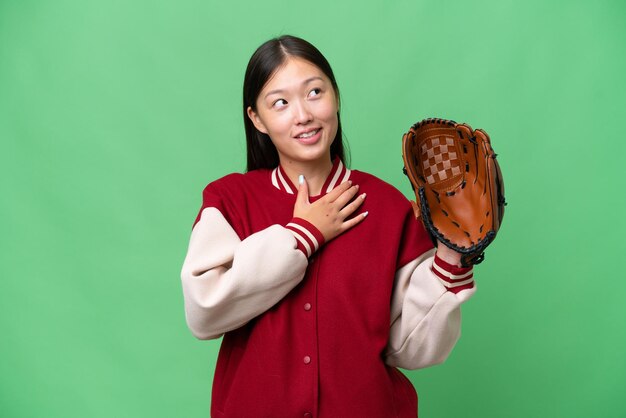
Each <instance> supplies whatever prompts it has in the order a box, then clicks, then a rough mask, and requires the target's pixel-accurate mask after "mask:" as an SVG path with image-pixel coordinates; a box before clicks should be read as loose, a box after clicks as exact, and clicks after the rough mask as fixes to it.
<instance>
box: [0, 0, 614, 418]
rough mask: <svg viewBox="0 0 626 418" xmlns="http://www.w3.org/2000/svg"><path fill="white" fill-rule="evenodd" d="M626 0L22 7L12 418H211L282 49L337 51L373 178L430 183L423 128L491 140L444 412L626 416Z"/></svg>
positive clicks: (4, 314)
mask: <svg viewBox="0 0 626 418" xmlns="http://www.w3.org/2000/svg"><path fill="white" fill-rule="evenodd" d="M624 22H626V3H624V2H623V1H619V0H598V1H595V2H591V1H578V0H573V1H550V0H547V1H546V0H528V1H523V2H522V1H515V2H514V1H496V0H484V1H455V0H448V1H426V0H424V1H422V0H398V1H382V0H371V1H366V2H363V1H356V0H346V1H334V0H333V1H331V0H319V1H315V2H311V1H306V2H305V1H298V0H294V1H289V2H287V1H277V0H266V1H233V2H225V1H221V2H217V1H213V0H205V1H199V0H179V1H167V0H164V1H147V0H136V1H117V0H113V1H97V0H94V1H79V0H55V1H52V0H27V1H8V0H2V1H0V144H1V147H0V330H1V331H2V334H1V338H0V416H1V417H3V418H5V417H6V418H27V417H28V418H31V417H45V418H100V417H102V418H105V417H106V418H108V417H129V418H137V417H151V418H157V417H162V418H171V417H185V418H187V417H190V418H191V417H208V416H209V408H210V402H211V399H210V394H211V383H212V377H213V371H214V365H215V360H216V355H217V350H218V348H219V344H220V341H219V340H218V341H199V340H196V339H195V338H194V337H193V336H192V335H191V333H190V332H189V330H188V329H187V326H186V324H185V318H184V310H183V299H182V290H181V284H180V268H181V266H182V262H183V258H184V256H185V253H186V249H187V244H188V240H189V235H190V232H191V226H192V224H193V221H194V219H195V216H196V214H197V211H198V209H199V208H200V203H201V191H202V189H203V188H204V186H205V185H206V184H207V183H209V182H210V181H213V180H215V179H217V178H219V177H222V176H223V175H225V174H228V173H231V172H236V171H239V172H241V171H243V170H245V141H244V130H243V123H242V112H241V90H242V83H243V75H244V71H245V66H246V64H247V61H248V59H249V57H250V55H251V54H252V52H253V51H254V50H255V49H256V47H257V46H259V45H260V44H261V43H262V42H264V41H265V40H267V39H269V38H271V37H274V36H278V35H281V34H293V35H296V36H300V37H303V38H305V39H307V40H309V41H310V42H312V43H313V44H314V45H316V46H317V47H318V48H319V49H320V50H321V51H322V52H323V53H324V54H325V55H326V57H327V58H328V59H329V61H330V63H331V64H332V66H333V69H334V71H335V75H336V77H337V80H338V83H339V86H340V89H341V94H342V103H341V116H342V124H343V128H344V132H345V139H346V141H347V143H348V144H349V147H350V150H351V167H352V168H354V169H359V170H363V171H367V172H371V173H372V174H375V175H377V176H378V177H380V178H382V179H384V180H386V181H387V182H389V183H391V184H393V185H394V186H395V187H397V188H398V189H400V190H401V191H402V192H403V193H404V194H405V195H406V196H407V197H409V198H411V197H412V191H411V188H410V184H409V182H408V179H407V178H406V177H404V175H403V174H402V171H401V169H402V156H401V138H402V134H403V133H404V132H406V131H407V130H408V128H409V127H410V126H411V125H412V124H413V123H415V122H417V121H418V120H421V119H423V118H426V117H439V118H446V119H453V120H456V121H458V122H467V123H469V124H470V125H471V126H472V127H473V128H483V129H485V130H486V131H487V132H488V133H489V134H490V136H491V139H492V143H493V147H494V149H495V150H496V152H497V153H498V160H499V162H500V164H501V167H502V170H503V173H504V180H505V186H506V198H507V201H508V203H509V205H508V206H507V209H506V213H505V217H504V222H503V225H502V229H501V230H500V232H499V234H498V237H497V238H496V240H495V242H494V243H493V245H492V246H490V247H489V248H488V249H487V252H486V258H485V261H484V262H483V263H482V264H480V265H479V266H477V267H476V270H475V279H476V283H477V288H478V290H477V293H476V295H475V296H474V297H473V298H472V299H471V300H470V301H469V302H468V303H467V304H466V305H464V307H463V333H462V336H461V339H460V340H459V342H458V344H457V346H456V347H455V349H454V351H453V352H452V354H451V355H450V357H449V358H448V360H447V361H446V362H445V363H444V364H441V365H438V366H434V367H431V368H427V369H423V370H416V371H405V373H406V375H407V376H408V377H409V379H410V380H411V381H412V382H413V384H414V385H415V387H416V389H417V392H418V394H419V404H420V416H421V417H427V418H446V417H469V418H474V417H475V418H503V417H506V418H522V417H524V418H527V417H546V418H554V417H563V418H565V417H567V418H583V417H584V418H588V417H594V418H598V417H602V418H608V417H611V418H618V417H619V418H622V417H626V397H625V396H624V391H625V388H626V360H625V358H626V356H625V355H624V353H626V304H625V303H624V299H625V296H624V295H626V274H625V273H624V271H623V268H622V266H621V264H620V263H621V261H622V260H623V259H624V258H625V255H624V249H625V246H624V237H625V236H626V226H625V225H626V221H625V219H624V216H625V213H626V203H625V202H626V199H625V197H624V196H625V193H626V192H625V187H624V175H623V170H624V168H623V167H624V161H625V160H624V158H625V157H624V155H625V151H626V146H625V145H624V144H625V143H626V141H625V140H624V133H623V129H622V125H623V123H624V122H626V103H625V102H626V81H625V80H626V77H624V74H626V53H625V52H626V25H625V24H624Z"/></svg>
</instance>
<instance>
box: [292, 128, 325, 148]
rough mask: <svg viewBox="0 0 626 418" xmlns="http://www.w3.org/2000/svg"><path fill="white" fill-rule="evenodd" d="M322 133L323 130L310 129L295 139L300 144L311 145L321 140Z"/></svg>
mask: <svg viewBox="0 0 626 418" xmlns="http://www.w3.org/2000/svg"><path fill="white" fill-rule="evenodd" d="M321 132H322V128H313V129H308V130H306V131H303V132H300V133H299V134H298V135H296V136H295V139H297V140H298V142H300V143H302V144H305V145H311V144H314V143H316V142H317V141H318V140H319V139H320V137H321Z"/></svg>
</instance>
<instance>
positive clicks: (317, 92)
mask: <svg viewBox="0 0 626 418" xmlns="http://www.w3.org/2000/svg"><path fill="white" fill-rule="evenodd" d="M321 93H322V89H321V88H319V87H316V88H314V89H313V90H311V91H310V92H309V97H317V96H319V95H320V94H321Z"/></svg>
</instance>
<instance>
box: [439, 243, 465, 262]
mask: <svg viewBox="0 0 626 418" xmlns="http://www.w3.org/2000/svg"><path fill="white" fill-rule="evenodd" d="M437 257H439V259H441V260H443V261H445V262H446V263H448V264H450V265H453V266H456V267H461V257H462V254H461V253H459V252H456V251H454V250H453V249H452V248H448V247H446V246H445V245H444V244H442V243H441V241H437Z"/></svg>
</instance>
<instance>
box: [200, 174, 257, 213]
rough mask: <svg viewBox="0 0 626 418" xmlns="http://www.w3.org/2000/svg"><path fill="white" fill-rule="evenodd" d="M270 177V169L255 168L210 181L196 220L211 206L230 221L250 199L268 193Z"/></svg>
mask: <svg viewBox="0 0 626 418" xmlns="http://www.w3.org/2000/svg"><path fill="white" fill-rule="evenodd" d="M268 177H269V171H268V170H254V171H250V172H248V173H231V174H227V175H225V176H224V177H221V178H219V179H217V180H214V181H212V182H210V183H209V184H207V185H206V186H205V187H204V189H203V191H202V205H201V207H200V211H199V213H198V215H197V217H196V221H195V222H196V223H197V222H198V220H199V219H200V216H201V214H202V211H203V210H204V209H206V208H210V207H212V208H215V209H217V210H219V211H220V212H221V213H222V215H224V216H225V217H226V218H227V220H229V221H230V220H231V218H233V217H235V216H236V214H237V213H238V212H239V211H240V210H243V209H242V208H246V207H247V204H246V202H247V201H248V200H250V199H257V198H258V197H259V196H260V195H261V194H263V193H267V192H266V189H267V187H268V184H269V181H268V180H267V179H268ZM194 224H195V223H194Z"/></svg>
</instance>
